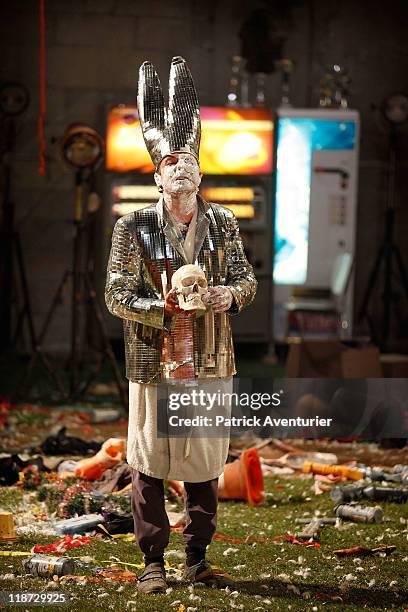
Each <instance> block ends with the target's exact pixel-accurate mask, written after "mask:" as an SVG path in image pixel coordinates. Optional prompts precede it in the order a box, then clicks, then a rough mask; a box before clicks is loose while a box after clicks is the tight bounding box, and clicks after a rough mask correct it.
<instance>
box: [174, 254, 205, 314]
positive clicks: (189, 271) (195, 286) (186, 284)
mask: <svg viewBox="0 0 408 612" xmlns="http://www.w3.org/2000/svg"><path fill="white" fill-rule="evenodd" d="M171 286H172V289H177V299H178V303H179V306H180V308H182V310H201V311H204V310H206V306H205V304H204V303H203V301H202V296H203V295H204V294H205V293H207V291H208V284H207V279H206V277H205V274H204V272H203V271H202V269H201V268H200V267H199V266H195V265H193V264H187V265H185V266H181V268H179V269H178V270H176V272H175V273H174V274H173V276H172V277H171Z"/></svg>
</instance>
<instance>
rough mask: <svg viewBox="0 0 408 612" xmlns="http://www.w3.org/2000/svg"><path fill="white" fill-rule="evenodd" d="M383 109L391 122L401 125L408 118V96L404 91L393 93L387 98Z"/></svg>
mask: <svg viewBox="0 0 408 612" xmlns="http://www.w3.org/2000/svg"><path fill="white" fill-rule="evenodd" d="M381 109H382V112H383V115H384V117H385V118H386V119H387V120H388V121H389V122H390V123H394V124H398V125H401V124H402V123H405V122H406V121H407V119H408V97H407V96H406V95H405V94H403V93H395V94H391V95H390V96H388V97H387V98H385V100H384V102H383V103H382V107H381Z"/></svg>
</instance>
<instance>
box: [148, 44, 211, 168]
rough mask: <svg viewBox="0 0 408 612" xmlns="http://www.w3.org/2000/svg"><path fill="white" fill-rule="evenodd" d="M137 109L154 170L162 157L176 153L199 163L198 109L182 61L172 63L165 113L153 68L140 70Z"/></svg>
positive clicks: (175, 60) (178, 58) (195, 97)
mask: <svg viewBox="0 0 408 612" xmlns="http://www.w3.org/2000/svg"><path fill="white" fill-rule="evenodd" d="M137 106H138V110H139V118H140V123H141V126H142V132H143V137H144V140H145V143H146V147H147V150H148V151H149V154H150V157H151V158H152V161H153V163H154V165H155V167H156V168H157V167H158V166H159V164H160V162H161V160H162V159H163V157H165V156H166V155H169V154H170V153H175V152H183V153H190V154H191V155H194V157H195V158H196V159H197V161H198V154H199V148H200V137H201V122H200V106H199V104H198V98H197V92H196V90H195V87H194V82H193V77H192V76H191V73H190V70H189V69H188V66H187V64H186V61H185V60H184V59H183V58H182V57H179V56H177V57H173V59H172V61H171V67H170V76H169V106H168V108H167V109H166V108H165V107H164V98H163V91H162V88H161V85H160V81H159V77H158V76H157V73H156V70H155V69H154V66H153V65H152V64H151V63H150V62H144V63H143V64H142V65H141V66H140V70H139V88H138V94H137Z"/></svg>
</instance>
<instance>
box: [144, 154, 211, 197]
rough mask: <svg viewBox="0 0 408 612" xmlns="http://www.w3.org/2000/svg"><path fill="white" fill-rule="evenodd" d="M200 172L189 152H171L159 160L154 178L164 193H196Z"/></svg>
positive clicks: (199, 181)
mask: <svg viewBox="0 0 408 612" xmlns="http://www.w3.org/2000/svg"><path fill="white" fill-rule="evenodd" d="M201 177H202V173H201V172H200V166H199V165H198V162H197V160H196V158H195V157H194V156H193V155H190V153H172V154H171V155H166V157H165V158H164V159H162V161H161V162H160V166H159V169H158V172H155V174H154V180H155V181H156V185H157V186H158V187H162V188H163V192H164V193H168V194H171V195H173V196H174V195H178V194H186V195H187V194H189V193H197V191H198V188H199V186H200V183H201Z"/></svg>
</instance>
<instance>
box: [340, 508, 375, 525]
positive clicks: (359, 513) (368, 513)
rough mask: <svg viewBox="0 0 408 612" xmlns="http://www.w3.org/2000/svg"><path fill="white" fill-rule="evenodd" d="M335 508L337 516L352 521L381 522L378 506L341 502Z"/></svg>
mask: <svg viewBox="0 0 408 612" xmlns="http://www.w3.org/2000/svg"><path fill="white" fill-rule="evenodd" d="M335 510H336V516H337V517H338V518H341V519H342V520H345V521H353V522H354V523H381V522H382V520H383V511H382V508H381V507H380V506H374V507H372V506H358V505H351V504H341V505H340V506H337V508H335Z"/></svg>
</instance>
